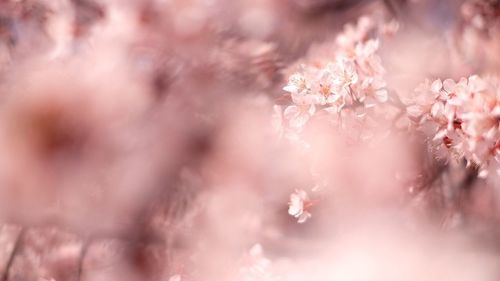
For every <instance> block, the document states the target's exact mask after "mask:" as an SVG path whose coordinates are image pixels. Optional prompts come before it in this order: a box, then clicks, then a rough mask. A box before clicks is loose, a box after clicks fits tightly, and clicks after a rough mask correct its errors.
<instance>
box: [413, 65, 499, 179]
mask: <svg viewBox="0 0 500 281" xmlns="http://www.w3.org/2000/svg"><path fill="white" fill-rule="evenodd" d="M407 112H408V115H409V116H410V119H412V120H413V121H415V123H416V124H417V125H418V126H419V127H420V128H421V129H424V130H426V131H430V133H431V134H432V135H433V136H434V137H433V141H434V142H436V144H437V149H438V151H440V152H445V153H446V154H445V155H446V156H449V155H453V156H454V158H458V159H462V158H463V159H465V160H466V161H467V163H468V164H469V165H471V164H473V165H475V166H477V167H478V168H479V175H480V176H482V177H485V176H487V175H488V174H489V173H491V172H494V173H496V174H497V175H500V130H499V124H500V84H499V82H498V80H495V79H493V78H485V79H483V78H480V77H479V76H476V75H474V76H470V77H469V78H468V79H466V78H462V79H460V80H459V81H458V82H456V81H454V80H452V79H446V80H444V81H441V80H439V79H438V80H435V81H434V82H432V83H431V82H430V81H425V82H424V83H422V84H421V85H420V86H419V87H418V88H417V89H416V90H415V95H414V97H413V98H412V101H411V103H410V104H409V106H408V107H407ZM449 152H451V154H450V153H449Z"/></svg>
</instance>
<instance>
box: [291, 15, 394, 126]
mask: <svg viewBox="0 0 500 281" xmlns="http://www.w3.org/2000/svg"><path fill="white" fill-rule="evenodd" d="M375 26H376V25H375V23H374V21H373V20H371V19H370V18H367V17H362V18H360V20H359V21H358V24H357V25H356V26H352V25H347V26H346V27H345V29H344V31H343V32H342V33H341V34H340V35H338V36H337V37H336V40H335V42H334V43H333V44H325V45H323V46H322V47H323V48H324V49H323V50H314V56H315V57H311V58H309V59H308V60H307V61H306V62H302V63H299V67H298V70H296V71H295V72H294V73H293V74H291V75H290V77H289V79H288V83H287V85H286V86H285V87H284V88H283V89H284V90H285V91H286V92H288V93H289V94H290V97H291V104H289V105H287V106H286V108H285V109H284V111H283V117H284V119H285V124H284V125H285V126H286V127H288V128H290V129H292V130H294V131H297V132H300V131H301V129H302V128H303V127H304V126H305V125H306V123H307V122H308V121H309V120H310V119H311V117H313V116H314V115H315V114H316V113H318V112H322V113H326V114H327V115H330V116H332V117H333V118H334V119H336V118H338V117H339V116H340V115H341V112H342V111H343V110H344V109H347V108H350V109H352V108H360V109H362V110H361V111H359V110H358V111H356V118H363V117H364V115H365V114H366V112H367V111H368V110H369V109H370V108H372V107H373V106H375V105H376V104H378V103H384V102H386V101H387V100H388V91H387V89H386V82H385V80H384V72H385V70H384V67H383V66H382V62H381V59H380V57H379V56H378V54H377V51H378V49H379V40H378V39H376V38H370V34H372V33H373V30H374V27H375ZM316 56H317V57H316Z"/></svg>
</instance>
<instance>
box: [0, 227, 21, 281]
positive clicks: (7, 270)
mask: <svg viewBox="0 0 500 281" xmlns="http://www.w3.org/2000/svg"><path fill="white" fill-rule="evenodd" d="M25 232H26V228H24V227H22V228H21V230H20V231H19V234H18V235H17V239H16V242H14V248H12V252H11V253H10V256H9V259H8V260H7V264H6V265H5V270H4V272H3V275H2V278H1V279H0V280H1V281H7V279H8V278H9V273H10V268H11V267H12V264H13V263H14V257H15V256H16V254H17V252H19V249H20V248H21V244H22V240H23V237H24V234H25Z"/></svg>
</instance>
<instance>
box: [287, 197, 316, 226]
mask: <svg viewBox="0 0 500 281" xmlns="http://www.w3.org/2000/svg"><path fill="white" fill-rule="evenodd" d="M288 205H289V207H288V214H289V215H291V216H293V217H295V218H297V219H298V220H297V222H298V223H304V222H306V221H307V220H308V219H309V218H310V217H311V216H312V214H311V213H309V211H308V209H309V208H310V207H311V206H312V201H311V200H310V199H309V195H307V192H306V191H304V190H302V189H297V190H295V192H294V193H292V194H291V195H290V201H289V203H288Z"/></svg>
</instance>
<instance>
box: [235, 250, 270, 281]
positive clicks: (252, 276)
mask: <svg viewBox="0 0 500 281" xmlns="http://www.w3.org/2000/svg"><path fill="white" fill-rule="evenodd" d="M270 267H271V260H269V259H268V258H266V257H265V256H264V251H263V249H262V245H261V244H258V243H257V244H255V245H253V246H252V247H251V248H250V250H249V251H248V253H247V254H246V255H245V256H244V258H243V265H242V266H241V267H240V272H239V273H240V277H241V278H242V280H245V281H259V280H273V277H272V273H271V271H270Z"/></svg>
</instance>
